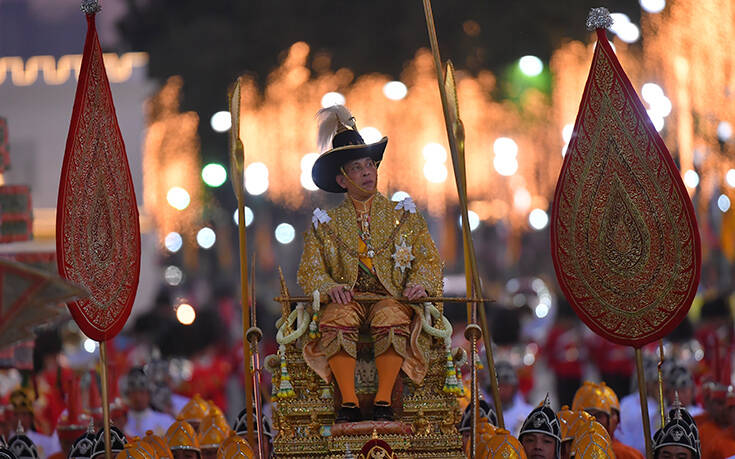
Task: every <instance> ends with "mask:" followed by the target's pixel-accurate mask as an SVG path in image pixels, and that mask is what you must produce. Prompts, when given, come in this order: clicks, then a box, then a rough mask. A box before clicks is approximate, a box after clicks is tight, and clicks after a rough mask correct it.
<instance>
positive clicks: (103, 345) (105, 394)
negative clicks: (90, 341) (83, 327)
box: [100, 341, 112, 459]
mask: <svg viewBox="0 0 735 459" xmlns="http://www.w3.org/2000/svg"><path fill="white" fill-rule="evenodd" d="M100 379H101V380H102V382H101V384H100V386H102V424H103V427H104V429H105V458H106V459H112V450H111V449H110V448H111V445H110V395H109V394H110V391H109V384H108V382H107V342H106V341H101V342H100Z"/></svg>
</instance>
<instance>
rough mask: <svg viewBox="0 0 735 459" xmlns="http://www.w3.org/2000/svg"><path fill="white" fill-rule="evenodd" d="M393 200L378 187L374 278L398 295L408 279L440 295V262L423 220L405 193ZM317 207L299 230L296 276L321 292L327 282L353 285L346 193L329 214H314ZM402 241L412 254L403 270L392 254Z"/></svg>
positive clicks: (353, 221) (354, 235) (353, 235)
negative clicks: (300, 245) (301, 240)
mask: <svg viewBox="0 0 735 459" xmlns="http://www.w3.org/2000/svg"><path fill="white" fill-rule="evenodd" d="M397 204H398V203H396V202H392V201H389V200H388V199H387V198H386V197H385V196H383V195H381V194H380V193H378V194H377V195H376V196H375V198H374V199H373V202H372V205H371V208H370V236H371V240H372V245H373V248H374V250H375V256H374V257H373V266H374V268H375V272H376V274H377V276H378V279H380V282H381V283H382V284H383V286H384V287H385V288H386V290H388V292H389V293H390V294H391V295H393V296H401V294H402V292H403V290H404V288H405V287H406V286H407V285H408V284H418V285H421V286H422V287H424V288H425V289H426V292H427V293H428V294H429V296H435V295H441V294H442V291H443V280H442V270H443V264H442V262H441V259H440V257H439V252H438V250H437V249H436V246H435V245H434V241H433V240H432V239H431V235H430V234H429V229H428V227H427V226H426V221H425V220H424V218H423V217H422V216H421V214H419V213H418V212H417V211H416V208H415V206H414V205H413V202H411V201H410V199H407V200H406V201H404V202H403V206H402V207H403V208H401V209H396V206H397ZM317 211H318V210H317ZM317 211H315V218H314V224H313V225H311V226H310V228H309V230H307V231H306V233H304V253H303V255H302V256H301V263H300V265H299V271H298V274H297V280H298V283H299V285H300V286H301V288H302V289H304V292H305V293H306V294H309V295H310V294H311V293H312V292H314V290H318V291H319V293H320V295H321V296H322V298H324V297H325V296H326V295H327V292H328V291H329V290H330V289H331V288H332V287H335V286H338V285H344V286H347V287H349V288H352V287H354V285H355V282H356V281H357V272H358V242H357V241H358V238H359V235H358V226H357V215H356V214H355V207H354V205H353V204H352V202H351V201H350V199H349V197H347V196H345V200H344V201H343V202H342V204H340V205H339V206H337V207H336V208H334V209H332V210H329V211H327V212H326V214H327V215H328V218H324V217H323V218H322V219H321V220H319V219H317V217H316V213H317ZM324 220H328V221H324ZM314 225H316V228H315V227H314ZM404 242H405V245H404V247H405V246H410V251H411V255H413V257H414V258H413V260H411V261H410V262H409V266H408V267H404V269H403V270H402V269H400V267H399V265H400V263H397V262H396V260H395V258H394V257H392V255H394V254H395V253H396V250H397V247H396V246H401V245H403V243H404ZM398 250H400V249H398ZM405 250H406V249H403V252H404V253H403V254H404V255H405ZM398 258H401V257H398ZM404 259H405V258H404Z"/></svg>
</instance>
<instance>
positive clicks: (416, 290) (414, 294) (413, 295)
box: [403, 284, 428, 301]
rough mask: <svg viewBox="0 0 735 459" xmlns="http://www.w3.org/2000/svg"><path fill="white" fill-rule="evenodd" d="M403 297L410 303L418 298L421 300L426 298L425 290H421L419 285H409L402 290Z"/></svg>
mask: <svg viewBox="0 0 735 459" xmlns="http://www.w3.org/2000/svg"><path fill="white" fill-rule="evenodd" d="M403 296H405V297H406V298H408V299H409V300H410V301H413V300H418V299H419V298H423V297H425V296H428V295H427V294H426V289H425V288H423V287H422V286H420V285H415V284H414V285H409V286H408V287H406V288H405V289H404V290H403Z"/></svg>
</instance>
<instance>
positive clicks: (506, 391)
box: [498, 383, 516, 407]
mask: <svg viewBox="0 0 735 459" xmlns="http://www.w3.org/2000/svg"><path fill="white" fill-rule="evenodd" d="M498 392H499V393H500V403H502V404H503V406H504V407H508V406H511V405H513V397H515V395H516V386H515V385H513V384H508V383H499V384H498Z"/></svg>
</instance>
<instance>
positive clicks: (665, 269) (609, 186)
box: [551, 29, 701, 347]
mask: <svg viewBox="0 0 735 459" xmlns="http://www.w3.org/2000/svg"><path fill="white" fill-rule="evenodd" d="M597 34H598V42H597V47H596V49H595V54H594V58H593V60H592V66H591V69H590V74H589V77H588V79H587V84H586V85H585V89H584V95H583V96H582V102H581V104H580V107H579V112H578V114H577V120H576V123H575V126H574V131H573V134H572V139H571V141H570V142H569V148H568V150H567V154H566V156H565V158H564V163H563V165H562V169H561V173H560V175H559V180H558V182H557V185H556V192H555V194H554V203H553V207H552V216H551V252H552V258H553V261H554V268H555V271H556V276H557V279H558V281H559V285H560V286H561V289H562V291H563V292H564V295H566V297H567V299H568V300H569V302H570V303H571V305H572V307H573V308H574V310H575V311H576V313H577V315H579V317H580V318H581V319H582V320H583V321H584V322H585V323H586V324H587V325H588V326H589V327H590V328H591V329H592V330H594V331H595V332H596V333H598V334H600V335H602V336H603V337H605V338H607V339H608V340H610V341H613V342H615V343H618V344H622V345H627V346H633V347H641V346H644V345H645V344H647V343H650V342H652V341H655V340H658V339H659V338H661V337H663V336H664V335H666V334H667V333H669V332H670V331H671V330H672V329H673V328H674V327H676V326H677V325H678V324H679V322H680V321H681V320H682V319H683V318H684V316H685V315H686V313H687V311H689V307H690V306H691V302H692V299H693V298H694V294H695V293H696V290H697V286H698V284H699V274H700V264H701V251H700V241H699V232H698V230H697V221H696V218H695V215H694V209H693V208H692V203H691V200H690V199H689V195H688V194H687V191H686V188H685V187H684V183H683V182H682V180H681V176H680V174H679V171H678V170H677V168H676V165H675V164H674V161H673V160H672V158H671V155H670V154H669V151H668V149H667V148H666V145H664V142H663V140H662V139H661V137H659V135H658V133H657V132H656V130H655V128H654V127H653V124H652V123H651V121H650V119H649V118H648V115H647V113H646V110H645V108H644V107H643V104H642V103H641V101H640V99H639V98H638V95H637V94H636V92H635V90H634V89H633V87H632V85H631V84H630V81H629V80H628V77H627V76H626V75H625V72H624V71H623V69H622V67H621V66H620V63H619V62H618V60H617V57H616V56H615V53H614V51H613V50H612V47H611V46H610V43H609V42H608V40H607V37H606V36H605V31H604V30H601V29H600V30H598V31H597Z"/></svg>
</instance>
